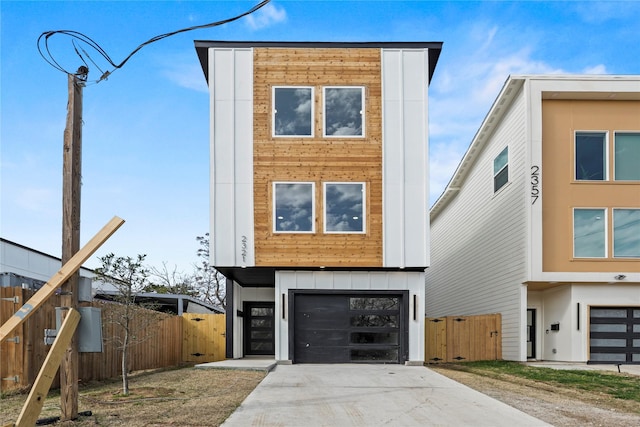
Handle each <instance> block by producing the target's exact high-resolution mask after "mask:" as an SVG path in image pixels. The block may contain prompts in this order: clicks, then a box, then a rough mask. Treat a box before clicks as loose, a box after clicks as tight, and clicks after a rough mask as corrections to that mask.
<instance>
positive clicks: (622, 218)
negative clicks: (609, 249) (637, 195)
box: [613, 209, 640, 258]
mask: <svg viewBox="0 0 640 427" xmlns="http://www.w3.org/2000/svg"><path fill="white" fill-rule="evenodd" d="M613 256H614V258H640V209H614V210H613Z"/></svg>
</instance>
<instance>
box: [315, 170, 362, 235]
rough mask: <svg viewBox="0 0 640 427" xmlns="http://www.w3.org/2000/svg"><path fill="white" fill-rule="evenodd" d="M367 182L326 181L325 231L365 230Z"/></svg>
mask: <svg viewBox="0 0 640 427" xmlns="http://www.w3.org/2000/svg"><path fill="white" fill-rule="evenodd" d="M364 213H365V184H364V183H363V182H359V183H342V182H325V183H324V232H325V233H364V232H365V217H364Z"/></svg>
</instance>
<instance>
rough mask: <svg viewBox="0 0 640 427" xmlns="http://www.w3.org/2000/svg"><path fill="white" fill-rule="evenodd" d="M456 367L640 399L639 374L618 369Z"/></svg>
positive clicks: (503, 363) (515, 364) (495, 363)
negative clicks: (618, 370) (620, 371)
mask: <svg viewBox="0 0 640 427" xmlns="http://www.w3.org/2000/svg"><path fill="white" fill-rule="evenodd" d="M455 369H460V370H463V371H467V372H471V373H477V374H481V375H486V376H491V377H494V378H500V377H504V376H513V377H518V378H526V379H528V380H532V381H538V382H543V383H547V384H550V385H558V386H563V387H569V388H574V389H577V390H584V391H589V392H599V393H605V394H608V395H610V396H613V397H615V398H618V399H623V400H632V401H636V402H640V377H637V376H633V375H627V374H619V373H615V372H603V371H587V370H562V369H552V368H543V367H537V366H529V365H525V364H522V363H518V362H509V361H501V360H496V361H483V362H466V363H458V364H455Z"/></svg>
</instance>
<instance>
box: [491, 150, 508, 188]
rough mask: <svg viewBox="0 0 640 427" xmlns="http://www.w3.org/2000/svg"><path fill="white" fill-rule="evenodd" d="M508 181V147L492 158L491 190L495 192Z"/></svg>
mask: <svg viewBox="0 0 640 427" xmlns="http://www.w3.org/2000/svg"><path fill="white" fill-rule="evenodd" d="M507 182H509V147H505V148H504V150H502V151H501V152H500V154H498V157H496V158H495V159H494V160H493V192H494V193H495V192H496V191H498V190H499V189H501V188H502V187H504V185H505V184H506V183H507Z"/></svg>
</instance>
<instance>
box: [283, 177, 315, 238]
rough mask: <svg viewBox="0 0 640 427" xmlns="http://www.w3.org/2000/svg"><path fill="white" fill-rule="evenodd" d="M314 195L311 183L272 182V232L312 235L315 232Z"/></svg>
mask: <svg viewBox="0 0 640 427" xmlns="http://www.w3.org/2000/svg"><path fill="white" fill-rule="evenodd" d="M314 194H315V184H314V183H313V182H274V183H273V231H274V232H276V233H313V232H314V231H315V225H314V224H315V221H314V218H315V205H314V199H315V196H314Z"/></svg>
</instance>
